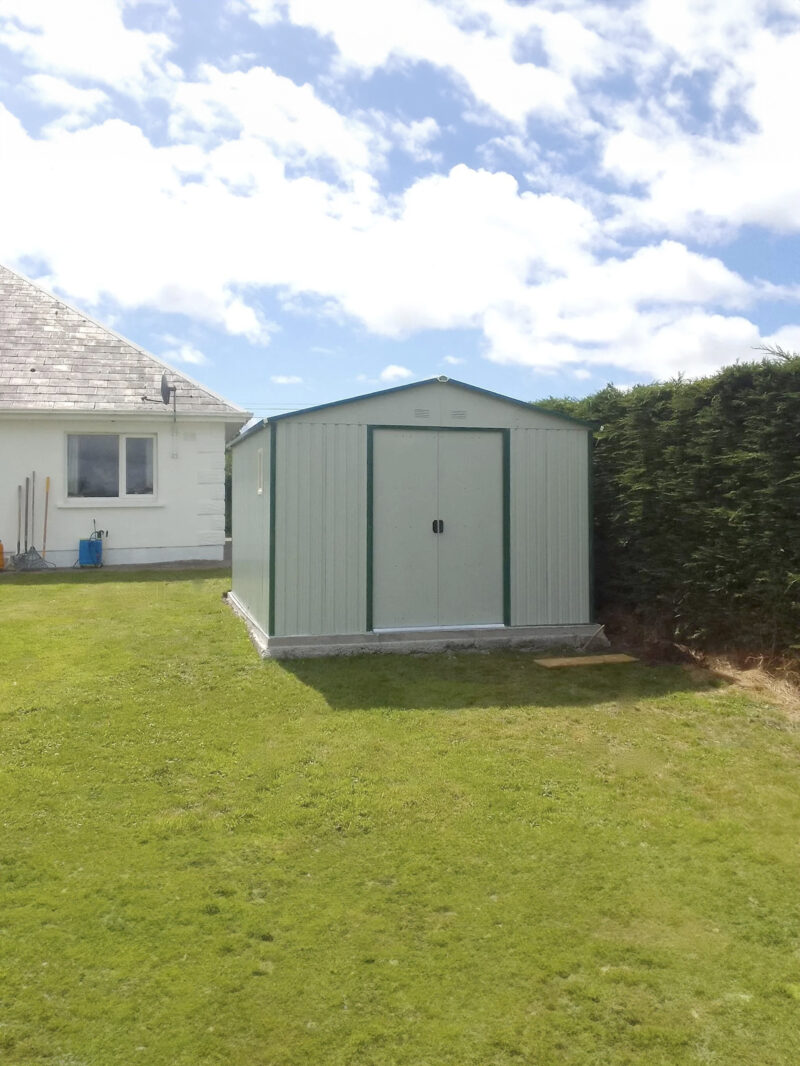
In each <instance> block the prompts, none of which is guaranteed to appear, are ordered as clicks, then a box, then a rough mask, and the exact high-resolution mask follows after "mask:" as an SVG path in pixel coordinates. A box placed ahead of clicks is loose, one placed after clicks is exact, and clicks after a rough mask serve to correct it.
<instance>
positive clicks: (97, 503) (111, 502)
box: [64, 429, 158, 507]
mask: <svg viewBox="0 0 800 1066" xmlns="http://www.w3.org/2000/svg"><path fill="white" fill-rule="evenodd" d="M70 437H116V438H117V440H118V442H119V453H118V454H119V471H118V476H119V481H118V484H119V488H120V490H121V491H120V492H119V494H118V495H117V496H70V494H69V438H70ZM129 438H131V439H133V440H142V439H147V440H152V442H153V491H152V492H146V493H145V492H132V493H130V494H129V493H127V492H125V491H124V490H125V485H126V483H127V458H128V449H127V447H126V443H125V442H126V441H127V440H128V439H129ZM157 499H158V434H157V433H136V432H129V433H114V432H113V431H111V432H109V431H107V430H102V429H93V430H91V431H90V432H88V433H87V432H85V431H83V432H81V431H79V430H75V431H72V430H69V431H67V432H66V433H65V434H64V502H65V504H67V505H68V506H76V507H79V506H81V504H87V505H89V504H91V505H92V506H93V507H102V506H103V505H105V506H107V507H114V506H118V505H119V504H120V503H125V504H127V505H132V504H139V505H140V506H142V507H146V506H148V505H152V504H153V503H155V502H156V501H157Z"/></svg>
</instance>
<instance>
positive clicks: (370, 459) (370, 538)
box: [366, 426, 374, 633]
mask: <svg viewBox="0 0 800 1066" xmlns="http://www.w3.org/2000/svg"><path fill="white" fill-rule="evenodd" d="M373 429H374V427H373V426H367V584H366V590H367V632H368V633H371V632H372V566H373V561H372V553H373V542H374V525H373V488H372V472H373V469H374V451H373Z"/></svg>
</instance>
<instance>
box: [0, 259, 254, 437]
mask: <svg viewBox="0 0 800 1066" xmlns="http://www.w3.org/2000/svg"><path fill="white" fill-rule="evenodd" d="M165 370H166V371H167V372H168V374H169V383H170V385H175V386H176V388H177V393H176V398H177V409H178V411H179V412H182V413H183V414H192V415H202V416H204V417H209V418H224V419H225V420H226V421H228V422H236V423H238V424H241V423H243V422H245V421H246V420H247V418H248V417H249V413H248V412H247V411H245V410H243V409H242V408H241V407H237V406H236V405H235V404H232V403H228V402H227V400H224V399H223V398H222V397H221V396H217V394H216V393H214V392H212V391H211V390H210V389H207V388H204V387H203V386H202V385H199V384H198V383H197V382H196V381H193V380H192V379H191V378H189V377H187V376H186V375H185V374H182V373H181V372H180V371H177V370H175V369H174V367H171V366H169V365H168V364H167V363H164V362H162V360H160V359H158V358H156V356H154V355H150V354H149V353H148V352H145V351H144V350H143V349H142V348H139V347H138V346H137V345H135V344H133V343H132V342H131V341H128V340H125V338H124V337H120V336H119V335H118V334H117V333H114V331H113V330H110V329H108V328H107V327H106V326H101V325H100V324H99V323H98V322H95V321H94V319H92V318H90V317H89V316H88V315H86V314H84V313H83V312H82V311H77V310H76V309H75V308H73V307H70V306H69V305H68V304H65V303H64V302H63V301H62V300H59V299H58V298H57V297H55V296H52V295H51V294H50V293H48V292H45V291H44V289H41V288H39V286H38V285H36V284H34V283H33V282H32V281H29V280H28V279H27V278H24V277H22V276H21V275H19V274H17V273H15V272H14V271H13V270H9V269H8V267H4V266H0V410H2V411H19V412H24V411H60V412H95V413H103V412H125V413H127V414H132V413H134V412H135V413H136V414H137V415H141V414H144V413H145V412H146V413H147V414H149V415H150V416H151V417H152V415H153V412H154V409H157V408H155V405H154V404H149V403H143V402H142V397H143V396H145V395H146V396H150V397H153V398H155V399H157V398H158V397H159V396H160V382H161V375H162V374H163V373H164V371H165Z"/></svg>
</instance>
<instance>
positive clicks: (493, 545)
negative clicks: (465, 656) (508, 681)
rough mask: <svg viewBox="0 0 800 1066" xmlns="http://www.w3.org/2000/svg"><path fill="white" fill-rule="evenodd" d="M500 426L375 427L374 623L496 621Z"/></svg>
mask: <svg viewBox="0 0 800 1066" xmlns="http://www.w3.org/2000/svg"><path fill="white" fill-rule="evenodd" d="M503 437H504V434H503V431H501V430H467V429H465V430H434V429H431V430H422V429H392V428H377V427H376V428H374V429H373V430H372V474H371V477H372V490H371V499H372V508H371V512H372V515H371V517H372V560H371V562H372V627H373V629H406V628H427V627H451V626H454V627H458V626H480V625H502V624H503V621H504V617H505V610H504V573H505V564H504V560H505V547H504V528H505V521H504V495H505V494H504V479H503V449H504V439H503Z"/></svg>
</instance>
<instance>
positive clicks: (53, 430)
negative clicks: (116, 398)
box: [0, 414, 225, 566]
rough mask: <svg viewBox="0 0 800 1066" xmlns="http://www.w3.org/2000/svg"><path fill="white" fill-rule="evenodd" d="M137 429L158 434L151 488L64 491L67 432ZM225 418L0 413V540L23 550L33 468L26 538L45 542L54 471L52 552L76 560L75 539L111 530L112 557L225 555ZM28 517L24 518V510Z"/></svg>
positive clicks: (55, 558)
mask: <svg viewBox="0 0 800 1066" xmlns="http://www.w3.org/2000/svg"><path fill="white" fill-rule="evenodd" d="M88 432H92V433H134V434H151V433H152V434H154V435H155V437H156V459H155V467H156V485H155V495H154V496H153V497H147V498H141V499H132V500H108V501H105V500H103V501H97V500H92V501H87V500H76V499H68V498H67V488H66V484H67V460H66V451H67V446H66V439H67V434H69V433H88ZM224 448H225V424H224V422H222V421H216V422H212V421H209V420H208V419H205V420H203V419H193V418H191V417H190V416H183V417H182V418H180V417H179V419H178V422H177V423H173V422H172V419H171V418H170V417H169V416H168V415H166V416H162V417H160V418H152V419H149V418H130V417H124V416H120V417H111V418H109V417H107V416H96V417H92V416H88V417H87V416H86V415H81V416H78V415H75V416H71V417H70V416H62V415H60V414H59V415H58V416H54V415H26V416H24V417H17V416H3V417H0V539H2V541H3V545H4V548H5V551H6V553H7V554H12V553H13V552H15V551H16V544H17V511H18V504H17V486H18V485H19V484H22V486H23V492H24V487H25V478H26V476H30V474H31V471H33V470H35V471H36V506H35V528H34V530H33V531H32V533H31V532H30V531H29V534H28V543H29V545H30V544H31V543H32V544H33V545H34V546H35V547H36V548H38V549H39V550H40V551H41V549H42V525H43V520H44V489H45V478H46V477H47V476H49V477H50V506H49V514H48V524H47V559H48V560H50V561H51V562H54V563H55V564H56V565H57V566H72V565H73V564H74V563H75V561H76V559H77V557H78V541H79V540H80V539H82V538H85V537H88V536H89V534H90V533H91V531H92V520H93V519H94V520H95V521H96V523H97V528H98V529H103V530H105V529H107V530H108V532H109V536H108V539H107V540H106V541H105V543H104V546H103V558H104V562H107V563H148V562H171V561H177V560H191V559H221V558H222V556H223V550H224V545H225V499H224V477H225V475H224V454H225V453H224ZM23 521H24V517H23Z"/></svg>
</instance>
